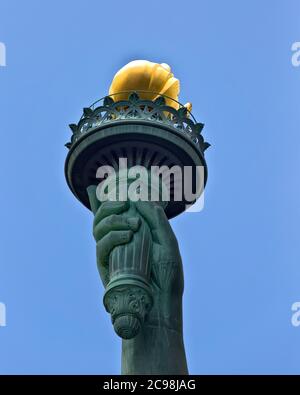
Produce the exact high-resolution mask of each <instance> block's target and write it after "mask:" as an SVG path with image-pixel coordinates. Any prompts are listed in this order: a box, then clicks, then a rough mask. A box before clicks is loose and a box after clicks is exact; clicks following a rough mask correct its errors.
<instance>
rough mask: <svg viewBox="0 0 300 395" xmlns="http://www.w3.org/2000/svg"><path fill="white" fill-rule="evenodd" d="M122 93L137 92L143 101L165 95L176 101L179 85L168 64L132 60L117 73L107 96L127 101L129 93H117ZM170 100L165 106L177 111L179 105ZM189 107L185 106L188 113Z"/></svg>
mask: <svg viewBox="0 0 300 395" xmlns="http://www.w3.org/2000/svg"><path fill="white" fill-rule="evenodd" d="M124 91H129V92H132V91H137V93H138V95H139V97H140V98H141V99H145V100H155V99H156V98H157V97H158V96H159V95H166V96H169V97H170V98H171V99H173V100H176V101H178V95H179V91H180V84H179V80H178V79H177V78H175V77H174V75H173V73H172V72H171V67H170V66H169V65H168V64H166V63H153V62H149V61H148V60H134V61H132V62H130V63H128V64H126V65H125V66H124V67H122V68H121V69H120V70H119V71H118V72H117V74H116V75H115V76H114V79H113V81H112V83H111V86H110V88H109V94H110V95H114V96H113V98H114V100H115V101H118V100H126V99H128V96H129V94H130V93H119V92H124ZM140 91H143V92H140ZM171 99H168V98H166V104H167V105H168V106H171V107H173V108H175V109H178V107H179V104H178V103H176V102H175V101H173V100H171ZM191 106H192V105H191V103H187V104H186V107H187V109H188V110H189V111H190V109H191Z"/></svg>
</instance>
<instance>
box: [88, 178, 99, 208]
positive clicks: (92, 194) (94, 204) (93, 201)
mask: <svg viewBox="0 0 300 395" xmlns="http://www.w3.org/2000/svg"><path fill="white" fill-rule="evenodd" d="M96 189H97V186H96V185H90V186H89V187H87V188H86V191H87V194H88V197H89V201H90V206H91V210H92V212H93V213H94V214H95V213H96V211H97V210H98V208H99V205H100V202H99V200H98V199H97V196H96Z"/></svg>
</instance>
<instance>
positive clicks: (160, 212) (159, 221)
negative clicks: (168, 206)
mask: <svg viewBox="0 0 300 395" xmlns="http://www.w3.org/2000/svg"><path fill="white" fill-rule="evenodd" d="M136 208H137V210H138V211H139V212H140V214H141V215H142V216H143V218H144V219H145V221H146V222H147V224H148V225H149V227H150V229H151V232H152V235H153V238H154V239H155V241H157V242H158V243H160V244H164V245H166V244H170V243H174V239H175V240H176V237H175V235H174V232H173V229H172V227H171V225H170V223H169V220H168V218H167V216H166V214H165V211H164V209H163V208H162V207H161V206H159V205H158V204H153V203H152V202H143V201H137V202H136Z"/></svg>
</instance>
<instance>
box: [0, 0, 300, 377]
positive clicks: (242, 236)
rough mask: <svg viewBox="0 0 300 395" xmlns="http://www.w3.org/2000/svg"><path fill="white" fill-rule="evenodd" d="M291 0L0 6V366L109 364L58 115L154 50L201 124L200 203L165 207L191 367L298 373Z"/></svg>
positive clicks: (299, 208)
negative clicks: (180, 269) (169, 212)
mask: <svg viewBox="0 0 300 395" xmlns="http://www.w3.org/2000/svg"><path fill="white" fill-rule="evenodd" d="M299 19H300V3H299V1H297V0H295V1H293V0H286V1H280V0H264V1H261V0H251V1H250V0H247V1H238V0H236V1H234V0H227V1H223V0H219V1H216V0H205V1H202V0H201V1H199V0H194V1H189V2H182V1H174V0H172V1H158V0H152V1H147V2H145V1H144V2H143V1H136V0H134V1H132V0H128V1H119V0H117V1H114V2H112V1H107V2H104V1H101V2H100V1H88V0H86V1H57V0H51V1H48V0H47V1H37V0H36V1H33V0H27V1H15V0H2V1H1V3H0V42H2V43H4V44H5V46H6V67H0V134H1V139H0V144H1V151H0V152H1V153H0V177H1V181H2V188H1V193H0V213H1V217H0V218H1V223H0V225H1V227H0V302H2V303H5V305H6V310H7V317H6V318H7V326H6V327H0V372H1V373H26V374H27V373H38V374H39V373H46V374H48V373H92V374H98V373H99V374H101V373H102V374H103V373H111V374H118V373H119V372H120V340H119V339H118V338H117V337H116V335H115V334H114V332H113V329H112V326H111V323H110V318H109V316H108V314H107V313H106V312H105V311H104V308H103V306H102V295H103V288H102V284H101V282H100V279H99V276H98V273H97V269H96V261H95V242H94V240H93V237H92V215H91V214H90V212H89V211H88V210H87V209H85V208H84V207H83V206H82V205H81V204H80V203H79V202H78V201H77V200H76V199H75V198H74V197H73V195H72V194H71V192H70V191H69V190H68V188H67V186H66V182H65V179H64V170H63V167H64V160H65V156H66V154H67V150H66V148H65V147H64V144H65V143H66V142H67V141H68V140H69V137H70V131H69V130H68V126H67V125H68V124H69V123H74V122H77V121H78V119H79V118H80V116H81V113H82V108H83V107H86V106H88V105H89V104H91V103H92V102H93V101H95V100H96V99H98V98H100V97H102V96H104V95H105V94H106V93H107V91H108V87H109V84H110V82H111V79H112V77H113V75H114V73H115V72H116V71H117V70H118V69H119V68H120V67H122V66H123V65H124V64H126V63H127V62H128V61H131V60H134V59H148V60H151V61H155V62H159V63H161V62H166V63H168V64H170V65H171V66H172V69H173V71H174V73H175V75H176V77H178V78H179V79H180V81H181V87H182V89H181V95H180V99H181V102H186V101H191V102H192V103H193V113H194V115H195V117H196V118H197V120H198V121H200V122H204V123H205V129H204V131H203V133H204V135H205V138H206V140H207V141H209V142H210V143H211V144H212V147H211V148H210V149H209V150H208V151H206V152H207V153H206V158H207V162H208V167H209V179H208V184H207V189H206V194H205V208H204V211H202V212H200V213H189V214H188V213H186V214H184V215H181V216H180V217H178V218H176V219H174V220H172V225H173V228H174V230H175V232H176V234H177V236H178V240H179V244H180V248H181V253H182V257H183V263H184V270H185V294H184V335H185V345H186V352H187V357H188V364H189V369H190V372H191V373H194V374H199V373H208V374H212V373H225V374H227V373H237V374H240V373H245V374H249V373H300V326H299V327H294V326H292V324H291V316H292V311H291V306H292V304H293V303H294V302H296V301H300V266H299V264H300V239H299V225H300V184H299V169H300V130H299V125H300V112H299V92H300V91H299V82H300V67H298V68H297V67H293V65H292V63H291V56H292V52H291V45H292V44H293V42H296V41H300V23H299V22H300V21H299Z"/></svg>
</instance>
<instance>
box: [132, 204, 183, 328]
mask: <svg viewBox="0 0 300 395" xmlns="http://www.w3.org/2000/svg"><path fill="white" fill-rule="evenodd" d="M136 207H137V210H138V211H139V213H140V214H141V216H142V218H143V219H144V220H145V221H146V222H147V224H148V225H149V227H150V230H151V234H152V239H153V248H152V254H151V258H150V260H151V286H152V288H153V296H154V305H153V308H152V310H151V311H150V313H149V314H148V317H147V318H146V323H148V324H149V325H153V326H158V325H162V324H163V325H164V326H166V327H169V328H171V329H176V330H181V325H182V294H183V288H184V280H183V269H182V262H181V256H180V252H179V248H178V242H177V239H176V236H175V234H174V232H173V230H172V228H171V225H170V223H169V221H168V219H167V217H166V214H165V212H164V209H163V208H162V207H161V206H159V205H157V204H153V203H152V202H142V201H138V202H136Z"/></svg>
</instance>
